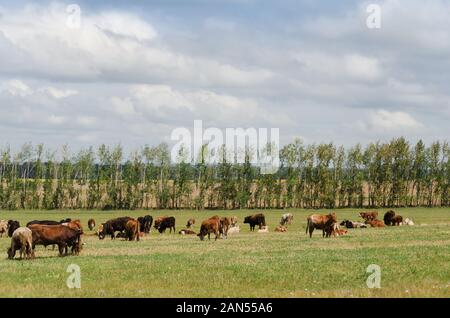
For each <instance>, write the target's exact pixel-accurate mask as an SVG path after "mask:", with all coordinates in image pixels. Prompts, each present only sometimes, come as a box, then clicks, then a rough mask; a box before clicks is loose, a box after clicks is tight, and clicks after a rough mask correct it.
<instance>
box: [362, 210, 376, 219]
mask: <svg viewBox="0 0 450 318" xmlns="http://www.w3.org/2000/svg"><path fill="white" fill-rule="evenodd" d="M359 215H360V216H361V217H362V218H363V219H364V220H366V221H372V220H376V219H377V217H378V212H377V211H374V212H360V213H359Z"/></svg>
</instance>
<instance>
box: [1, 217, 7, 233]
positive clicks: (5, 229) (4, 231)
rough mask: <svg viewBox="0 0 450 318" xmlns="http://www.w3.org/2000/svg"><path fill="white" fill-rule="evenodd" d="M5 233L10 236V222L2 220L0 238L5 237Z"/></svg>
mask: <svg viewBox="0 0 450 318" xmlns="http://www.w3.org/2000/svg"><path fill="white" fill-rule="evenodd" d="M3 233H6V235H8V222H7V221H4V220H0V237H3Z"/></svg>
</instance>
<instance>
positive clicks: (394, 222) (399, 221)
mask: <svg viewBox="0 0 450 318" xmlns="http://www.w3.org/2000/svg"><path fill="white" fill-rule="evenodd" d="M391 221H392V225H396V226H399V225H401V224H402V223H403V217H402V216H401V215H396V216H394V217H393V218H392V219H391Z"/></svg>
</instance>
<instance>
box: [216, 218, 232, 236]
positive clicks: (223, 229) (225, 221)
mask: <svg viewBox="0 0 450 318" xmlns="http://www.w3.org/2000/svg"><path fill="white" fill-rule="evenodd" d="M230 225H231V222H230V219H229V218H227V217H223V218H220V228H219V232H220V234H222V238H224V239H226V238H228V231H229V229H230Z"/></svg>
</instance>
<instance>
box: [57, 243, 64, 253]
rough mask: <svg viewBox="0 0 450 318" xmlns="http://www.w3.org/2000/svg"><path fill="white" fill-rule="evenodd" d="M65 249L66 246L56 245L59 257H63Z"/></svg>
mask: <svg viewBox="0 0 450 318" xmlns="http://www.w3.org/2000/svg"><path fill="white" fill-rule="evenodd" d="M65 247H66V246H65V244H63V243H60V244H58V250H59V256H64V248H65Z"/></svg>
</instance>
